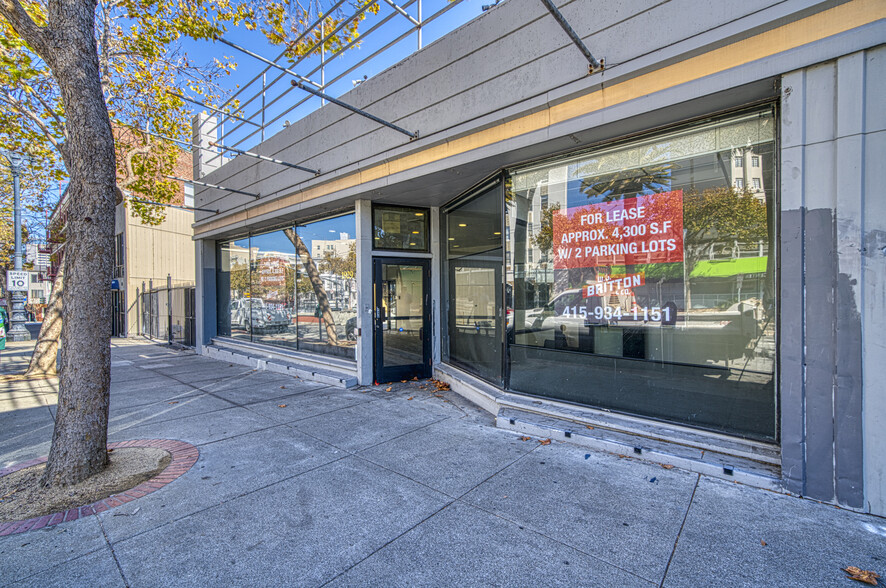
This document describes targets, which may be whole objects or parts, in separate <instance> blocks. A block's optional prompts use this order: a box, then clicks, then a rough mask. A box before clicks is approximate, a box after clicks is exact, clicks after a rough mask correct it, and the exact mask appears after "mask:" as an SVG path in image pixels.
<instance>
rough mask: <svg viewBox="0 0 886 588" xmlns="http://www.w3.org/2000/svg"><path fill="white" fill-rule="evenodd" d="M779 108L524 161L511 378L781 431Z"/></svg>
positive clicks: (510, 213) (733, 425) (518, 386)
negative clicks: (778, 357) (777, 235)
mask: <svg viewBox="0 0 886 588" xmlns="http://www.w3.org/2000/svg"><path fill="white" fill-rule="evenodd" d="M775 129H776V118H775V116H774V113H773V111H772V109H771V108H766V109H763V110H756V111H754V112H749V113H745V114H742V115H738V116H733V117H730V118H723V119H720V120H716V121H709V122H707V123H704V124H697V125H694V126H691V127H685V128H682V129H680V130H677V131H672V132H668V133H663V134H659V135H658V136H653V137H650V138H647V139H643V140H638V141H635V142H631V143H625V144H621V145H618V146H613V147H611V148H605V149H599V150H596V151H593V152H590V153H586V154H582V155H580V156H576V157H571V158H564V159H561V160H558V161H553V162H548V163H545V164H542V165H537V166H534V167H529V168H525V169H519V170H516V171H514V172H513V174H512V190H511V192H510V194H509V195H508V197H507V198H506V202H507V206H506V215H507V216H506V225H507V231H508V232H509V235H510V236H509V243H508V245H509V247H508V248H509V253H510V255H509V256H508V260H507V267H506V272H507V276H508V284H509V286H510V288H511V290H510V291H511V292H512V293H513V312H514V314H513V316H514V333H513V336H512V337H510V336H509V340H511V341H512V345H511V346H510V363H509V365H510V382H509V383H510V387H511V388H512V389H514V390H517V391H521V392H526V393H530V394H536V395H541V396H549V397H553V398H557V399H562V400H567V401H573V402H578V403H582V404H588V405H593V406H599V407H604V408H609V409H613V410H618V411H623V412H627V413H634V414H639V415H643V416H648V417H654V418H660V419H664V420H669V421H675V422H679V423H685V424H690V425H693V426H698V427H702V428H707V429H712V430H716V431H721V432H726V433H730V434H736V435H741V436H745V437H749V438H756V439H761V440H775V439H777V428H776V422H777V418H776V416H777V407H776V396H775V366H776V361H775V357H776V299H775V284H776V275H775V268H776V261H775V254H776V251H775V246H774V245H775V243H777V239H776V238H775V234H774V230H775V211H776V210H777V208H776V206H775V198H776V131H775Z"/></svg>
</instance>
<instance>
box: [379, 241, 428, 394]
mask: <svg viewBox="0 0 886 588" xmlns="http://www.w3.org/2000/svg"><path fill="white" fill-rule="evenodd" d="M385 265H411V266H421V268H422V363H419V364H412V365H405V366H393V367H389V368H387V369H385V368H384V366H383V364H382V360H383V359H384V343H383V342H384V330H383V329H382V328H381V324H382V323H383V320H382V318H383V317H382V307H381V298H382V279H381V277H382V275H381V272H382V267H383V266H385ZM372 305H373V311H372V312H373V315H372V343H373V345H372V377H373V381H375V382H383V381H394V380H403V379H409V378H412V377H414V376H417V377H419V378H427V377H430V375H431V366H432V364H433V361H434V357H433V355H432V353H431V338H432V336H433V333H432V332H431V260H430V259H424V258H416V257H374V258H373V259H372Z"/></svg>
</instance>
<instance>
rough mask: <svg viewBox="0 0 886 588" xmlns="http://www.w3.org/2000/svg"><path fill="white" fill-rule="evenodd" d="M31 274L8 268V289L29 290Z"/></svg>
mask: <svg viewBox="0 0 886 588" xmlns="http://www.w3.org/2000/svg"><path fill="white" fill-rule="evenodd" d="M30 278H31V274H29V273H28V272H27V271H15V270H8V271H7V272H6V289H7V290H9V291H10V292H27V291H28V286H29V284H30V282H31V279H30Z"/></svg>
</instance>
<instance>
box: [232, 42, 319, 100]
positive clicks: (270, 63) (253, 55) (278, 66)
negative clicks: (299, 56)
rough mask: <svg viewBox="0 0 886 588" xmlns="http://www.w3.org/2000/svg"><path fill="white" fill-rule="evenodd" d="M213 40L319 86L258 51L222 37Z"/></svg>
mask: <svg viewBox="0 0 886 588" xmlns="http://www.w3.org/2000/svg"><path fill="white" fill-rule="evenodd" d="M215 40H216V41H219V42H220V43H224V44H225V45H227V46H228V47H233V48H234V49H236V50H237V51H240V52H241V53H245V54H246V55H248V56H250V57H252V58H254V59H258V60H259V61H261V62H262V63H264V64H267V65H270V66H271V67H275V68H277V69H279V70H280V71H282V72H285V73H288V74H289V75H291V76H293V77H295V78H298V79H300V80H301V81H303V82H307V83H309V84H311V85H312V86H317V87H318V88H319V87H320V85H319V84H317V83H315V82H312V81H311V80H309V79H308V78H306V77H304V76H302V75H299V74H297V73H295V72H294V71H292V70H291V69H287V68H285V67H283V66H282V65H278V64H276V63H274V62H273V61H271V60H270V59H266V58H264V57H262V56H261V55H259V54H258V53H254V52H252V51H250V50H249V49H244V48H243V47H241V46H240V45H237V44H235V43H231V42H230V41H228V40H227V39H225V38H224V37H216V38H215Z"/></svg>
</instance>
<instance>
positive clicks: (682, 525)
mask: <svg viewBox="0 0 886 588" xmlns="http://www.w3.org/2000/svg"><path fill="white" fill-rule="evenodd" d="M699 481H701V474H696V478H695V486H694V487H693V488H692V496H690V497H689V504H688V505H686V512H685V513H684V514H683V522H682V523H680V530H679V531H677V537H676V538H675V539H674V548H673V549H672V550H671V556H670V557H669V558H668V565H666V566H665V571H664V574H662V576H661V582H659V584H658V587H659V588H662V587H663V586H664V583H665V580H666V579H667V577H668V570H670V569H671V562H673V561H674V554H676V553H677V544H678V543H679V542H680V537H681V536H682V535H683V527H685V526H686V519H687V518H689V509H691V508H692V502H693V501H694V500H695V491H696V490H698V483H699Z"/></svg>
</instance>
